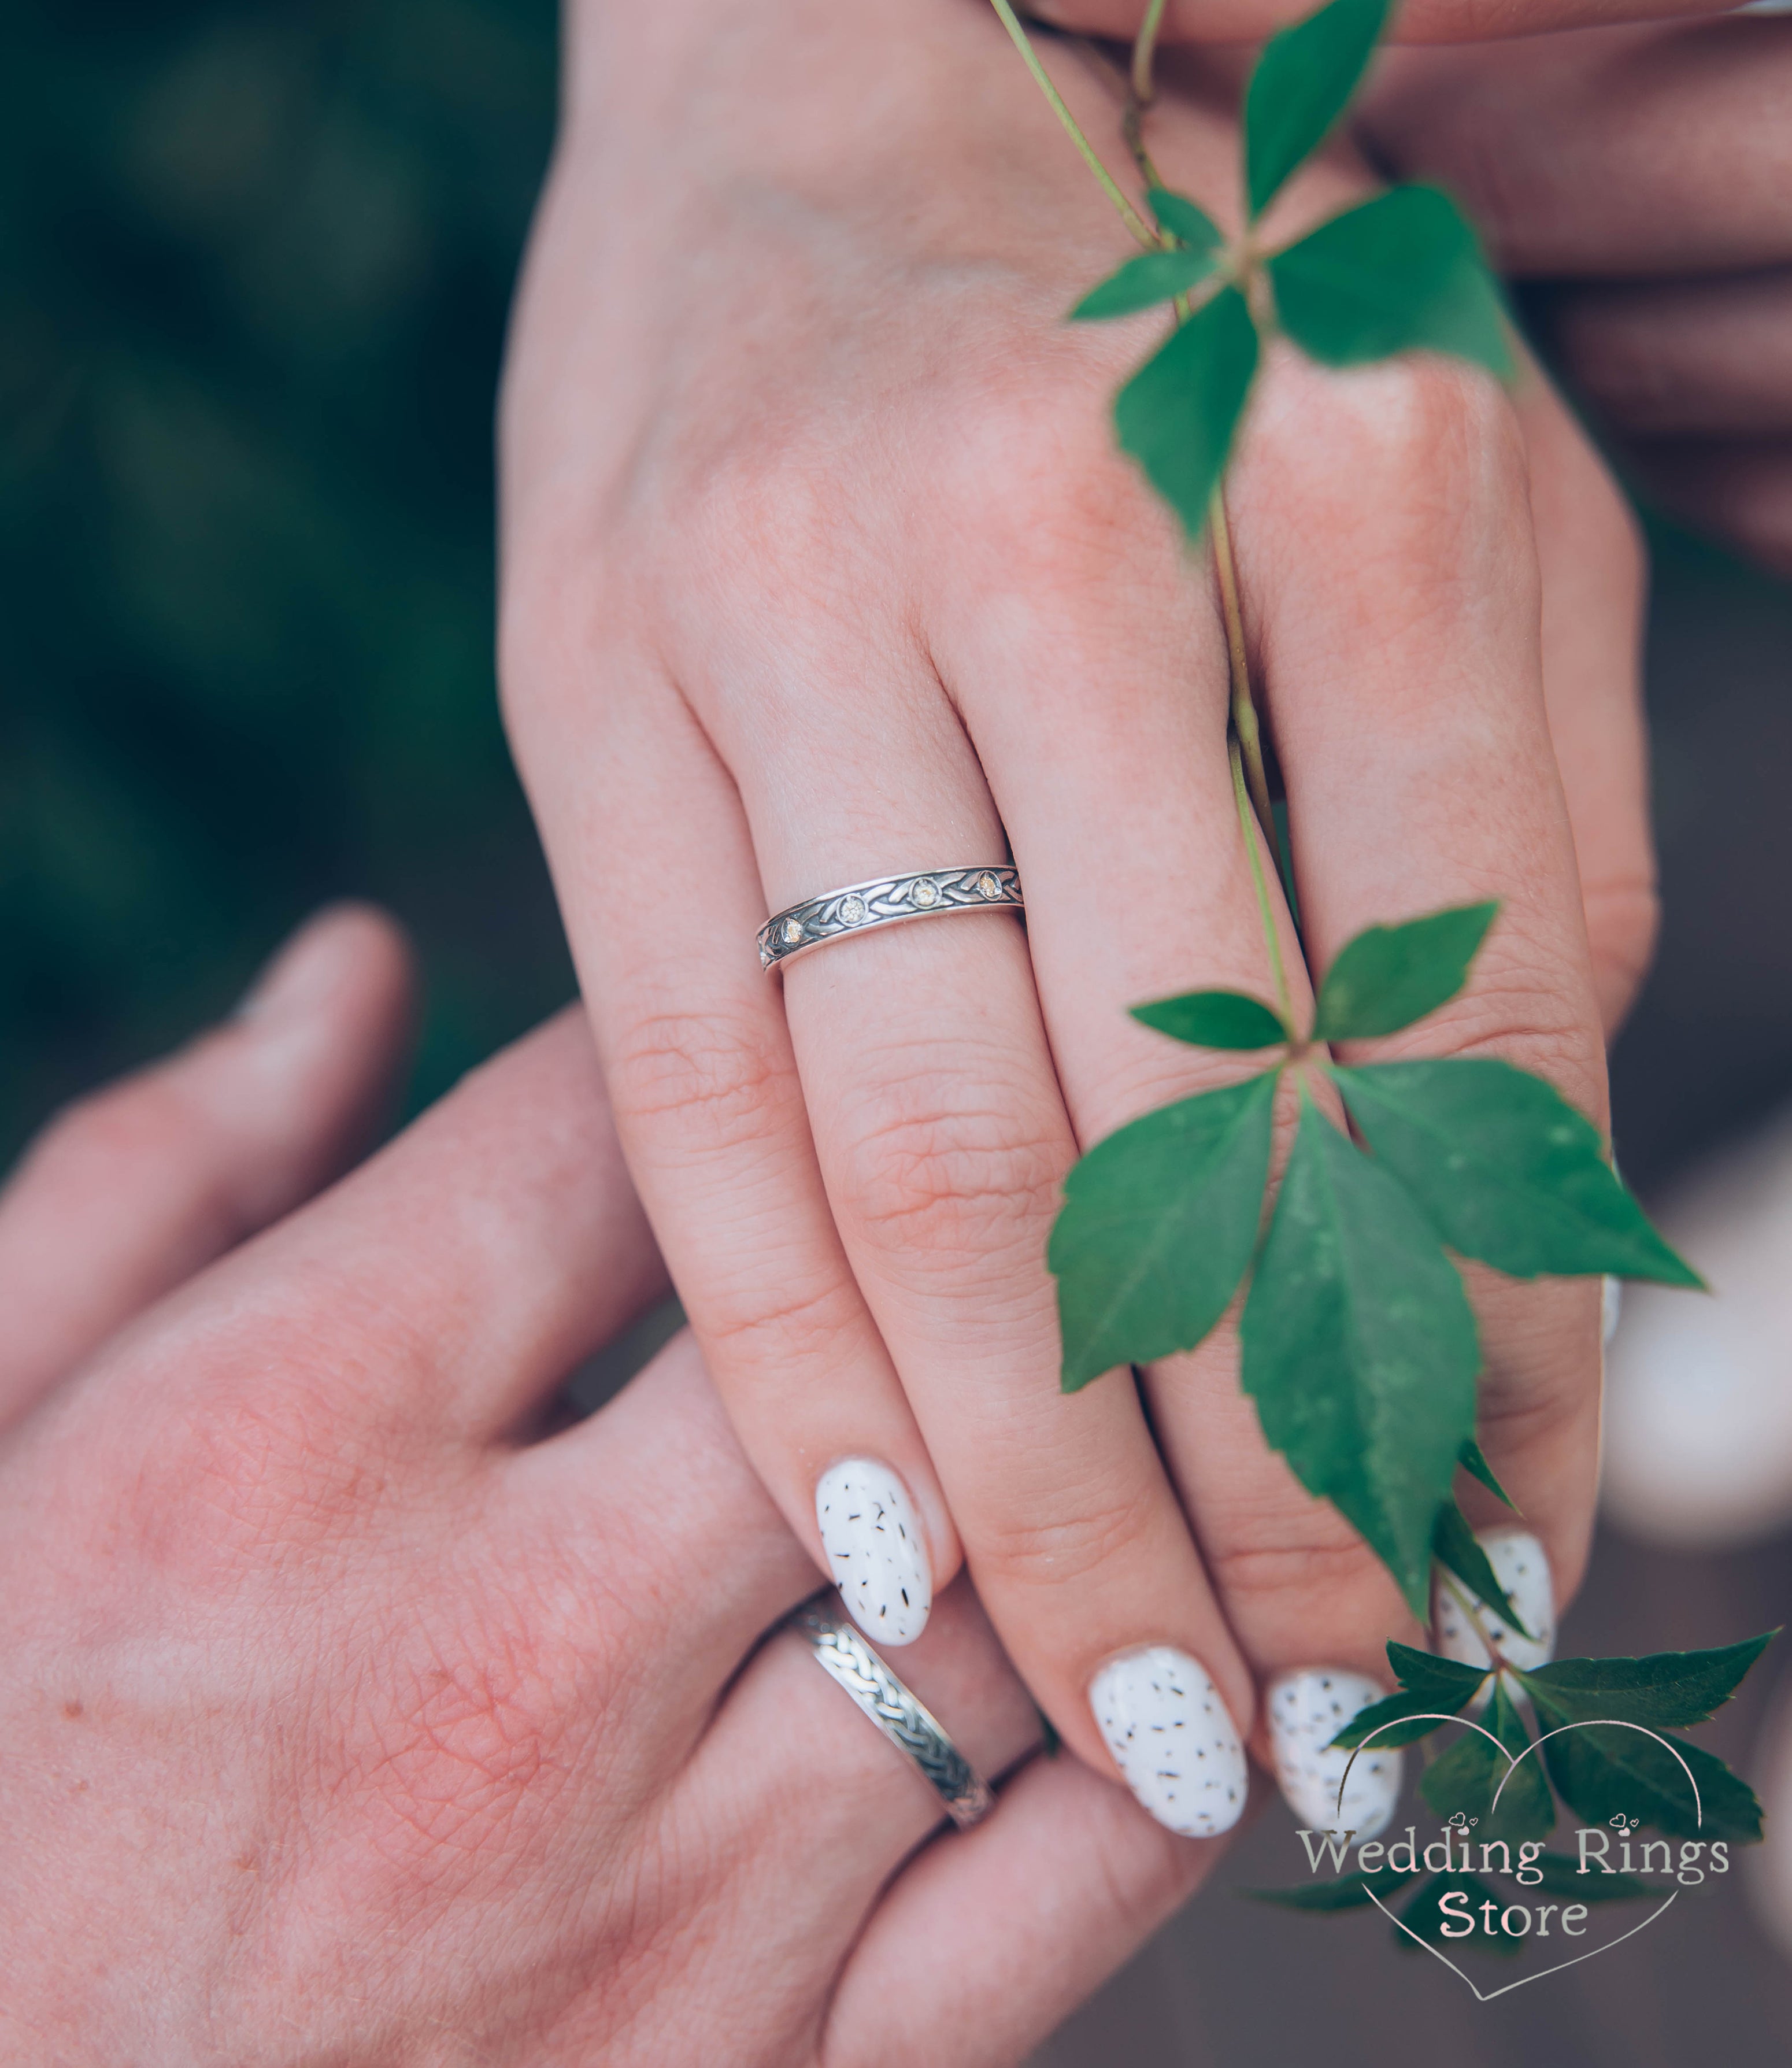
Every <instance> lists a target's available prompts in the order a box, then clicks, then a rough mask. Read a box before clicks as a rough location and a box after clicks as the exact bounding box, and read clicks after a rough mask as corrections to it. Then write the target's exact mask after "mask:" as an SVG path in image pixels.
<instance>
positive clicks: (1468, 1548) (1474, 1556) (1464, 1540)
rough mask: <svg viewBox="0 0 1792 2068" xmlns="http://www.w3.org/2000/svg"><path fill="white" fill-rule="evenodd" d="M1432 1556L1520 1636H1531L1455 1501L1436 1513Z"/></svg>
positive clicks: (1447, 1502)
mask: <svg viewBox="0 0 1792 2068" xmlns="http://www.w3.org/2000/svg"><path fill="white" fill-rule="evenodd" d="M1432 1557H1434V1558H1435V1559H1436V1561H1437V1562H1438V1564H1439V1565H1441V1566H1443V1567H1444V1570H1445V1571H1446V1572H1450V1573H1455V1575H1456V1577H1457V1578H1458V1579H1459V1580H1460V1581H1461V1582H1462V1583H1463V1585H1464V1586H1466V1587H1467V1588H1468V1590H1469V1592H1470V1593H1471V1594H1473V1595H1475V1596H1476V1598H1477V1599H1478V1600H1480V1601H1484V1602H1488V1603H1489V1604H1490V1605H1491V1606H1493V1607H1494V1608H1497V1610H1499V1612H1500V1614H1501V1615H1502V1616H1504V1617H1505V1619H1506V1621H1507V1622H1509V1623H1510V1624H1511V1625H1512V1626H1513V1629H1514V1630H1517V1633H1518V1634H1519V1635H1520V1636H1521V1637H1529V1635H1530V1632H1529V1630H1526V1629H1525V1626H1524V1624H1523V1622H1521V1620H1520V1619H1519V1616H1518V1612H1517V1610H1516V1609H1514V1608H1513V1605H1512V1597H1511V1595H1510V1594H1508V1593H1507V1592H1506V1590H1505V1588H1504V1587H1502V1586H1501V1585H1500V1577H1499V1575H1498V1573H1496V1572H1495V1571H1494V1569H1493V1564H1492V1562H1491V1561H1490V1560H1489V1557H1488V1555H1487V1553H1485V1551H1484V1550H1482V1549H1481V1547H1480V1542H1479V1541H1478V1540H1477V1538H1476V1535H1475V1533H1474V1531H1473V1530H1472V1529H1470V1528H1469V1527H1468V1516H1465V1515H1464V1513H1463V1512H1462V1510H1461V1508H1460V1506H1459V1505H1458V1504H1457V1503H1456V1501H1455V1500H1448V1501H1446V1502H1445V1503H1444V1505H1443V1507H1441V1508H1440V1509H1439V1510H1438V1511H1437V1523H1436V1528H1435V1529H1433V1530H1432Z"/></svg>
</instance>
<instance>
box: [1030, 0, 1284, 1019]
mask: <svg viewBox="0 0 1792 2068" xmlns="http://www.w3.org/2000/svg"><path fill="white" fill-rule="evenodd" d="M991 4H992V6H994V8H995V10H996V14H998V15H999V16H1000V18H1001V22H1002V26H1004V28H1005V29H1006V30H1007V31H1008V35H1009V37H1010V39H1012V42H1013V43H1014V46H1015V48H1016V50H1018V51H1020V55H1021V56H1022V57H1023V58H1024V59H1025V61H1026V65H1027V69H1028V71H1030V72H1031V73H1032V76H1033V79H1034V80H1035V82H1036V83H1037V85H1038V87H1039V90H1040V92H1041V93H1043V94H1044V95H1045V98H1046V100H1047V102H1048V103H1049V105H1050V107H1051V108H1052V112H1053V113H1054V114H1055V115H1056V116H1057V119H1058V120H1059V122H1060V123H1061V124H1062V126H1063V128H1064V132H1065V135H1066V136H1069V139H1070V140H1071V142H1072V143H1073V144H1074V145H1075V146H1076V147H1077V152H1078V153H1079V154H1080V155H1081V158H1082V160H1083V162H1084V163H1085V165H1087V166H1088V167H1089V170H1090V171H1091V172H1092V173H1094V175H1095V177H1096V178H1097V179H1098V181H1100V182H1101V185H1102V191H1103V192H1104V193H1106V195H1107V197H1108V198H1109V199H1110V201H1111V202H1113V203H1114V207H1115V208H1116V210H1118V212H1119V214H1120V218H1121V220H1122V222H1124V223H1125V224H1126V227H1127V228H1128V229H1129V230H1130V231H1131V232H1132V234H1133V235H1134V237H1135V238H1137V239H1138V242H1139V243H1140V244H1142V245H1143V246H1146V248H1147V249H1150V250H1157V249H1159V248H1161V246H1162V245H1163V242H1164V239H1163V238H1162V236H1161V235H1160V234H1159V232H1157V231H1156V230H1153V229H1151V227H1150V226H1149V225H1147V224H1146V222H1145V219H1144V218H1143V217H1142V216H1141V215H1140V214H1139V213H1138V210H1137V209H1135V208H1134V206H1133V205H1132V203H1131V202H1130V201H1128V200H1127V198H1126V195H1125V194H1124V193H1122V191H1121V189H1120V186H1119V184H1118V181H1116V180H1115V179H1114V175H1113V174H1112V173H1110V171H1109V170H1108V169H1107V167H1106V165H1104V164H1103V163H1102V158H1101V156H1100V154H1099V153H1098V152H1097V150H1096V149H1095V147H1094V145H1092V144H1091V143H1090V142H1089V138H1088V137H1087V136H1086V135H1085V133H1084V132H1083V128H1082V125H1081V124H1080V123H1079V122H1078V121H1077V118H1076V116H1074V115H1073V114H1072V113H1071V112H1070V110H1069V108H1068V107H1067V106H1066V105H1065V100H1064V96H1062V95H1061V93H1060V92H1058V90H1057V88H1056V87H1055V86H1054V85H1053V83H1052V80H1051V76H1050V75H1049V73H1048V72H1047V71H1046V70H1045V66H1044V65H1043V64H1042V63H1041V61H1040V58H1039V54H1038V52H1037V51H1036V50H1035V49H1034V48H1033V47H1032V39H1031V37H1029V36H1028V34H1027V31H1026V30H1025V28H1024V26H1023V25H1022V23H1021V21H1020V17H1019V16H1018V15H1017V14H1016V13H1015V11H1014V9H1013V7H1012V5H1011V4H1010V0H991ZM1164 5H1165V0H1151V5H1150V6H1148V7H1147V8H1146V14H1145V20H1144V22H1143V24H1142V26H1141V27H1140V29H1139V32H1138V39H1137V40H1136V42H1135V43H1134V45H1133V58H1132V67H1131V71H1130V75H1129V78H1128V87H1129V91H1128V93H1127V99H1126V113H1125V116H1124V119H1123V123H1122V127H1123V128H1124V131H1125V134H1126V145H1127V148H1128V149H1129V150H1130V153H1131V154H1132V157H1133V161H1134V164H1135V165H1137V167H1138V173H1139V177H1141V178H1142V180H1143V181H1145V182H1146V185H1147V186H1148V187H1155V186H1158V185H1161V184H1162V181H1160V179H1159V175H1158V171H1157V168H1156V166H1155V165H1154V164H1153V163H1152V161H1151V153H1150V152H1149V151H1148V150H1147V149H1146V145H1145V138H1144V132H1143V128H1142V118H1143V115H1144V111H1145V109H1146V108H1147V107H1149V106H1150V104H1151V99H1152V96H1153V94H1154V92H1155V88H1154V85H1153V81H1152V75H1151V67H1152V59H1153V57H1154V55H1155V49H1156V44H1157V37H1158V31H1159V28H1160V27H1161V26H1162V24H1163V12H1164ZM1188 312H1189V308H1188V300H1187V296H1186V295H1178V296H1177V297H1176V301H1175V320H1176V321H1177V322H1178V323H1179V324H1180V323H1183V322H1184V321H1185V320H1187V315H1188ZM1208 536H1209V539H1210V540H1211V542H1212V552H1213V570H1214V579H1215V581H1216V584H1217V585H1218V588H1219V591H1220V614H1221V617H1222V618H1223V620H1224V625H1225V631H1226V657H1227V666H1228V670H1229V673H1230V676H1231V683H1232V730H1233V732H1234V733H1235V734H1236V738H1237V741H1238V744H1239V746H1240V749H1241V750H1242V752H1243V755H1244V775H1245V780H1246V782H1247V784H1248V788H1249V791H1250V798H1251V803H1252V805H1253V807H1254V808H1255V809H1256V816H1257V818H1258V820H1259V822H1260V823H1261V825H1262V828H1263V834H1264V839H1265V842H1266V843H1267V845H1268V846H1269V853H1270V857H1271V860H1272V861H1273V865H1274V866H1275V869H1276V873H1277V875H1278V876H1279V877H1281V881H1282V888H1283V889H1284V891H1285V894H1286V895H1287V897H1288V899H1289V906H1290V907H1291V908H1292V907H1293V903H1294V887H1293V873H1292V866H1291V861H1290V858H1289V857H1287V856H1286V855H1285V852H1284V849H1283V845H1282V841H1281V834H1280V832H1279V830H1278V828H1277V824H1276V816H1275V812H1274V810H1273V807H1272V806H1271V804H1270V800H1269V775H1268V772H1267V771H1266V769H1265V766H1264V759H1263V729H1262V726H1261V722H1260V720H1259V719H1258V716H1257V708H1256V698H1254V696H1253V695H1252V690H1251V670H1250V660H1249V656H1248V653H1247V650H1246V648H1245V644H1244V613H1243V612H1242V609H1240V603H1239V596H1238V575H1237V569H1236V564H1235V563H1234V560H1233V558H1232V531H1231V527H1230V526H1229V525H1228V523H1227V519H1226V504H1225V498H1224V492H1223V491H1221V490H1220V489H1216V490H1215V491H1214V493H1213V498H1212V502H1211V503H1210V504H1209V505H1208ZM1252 866H1253V868H1254V867H1255V866H1256V851H1255V849H1254V848H1253V849H1252ZM1264 926H1265V939H1266V940H1267V942H1268V943H1269V951H1270V954H1271V955H1272V956H1273V958H1274V959H1275V961H1276V964H1277V970H1278V972H1279V971H1280V969H1281V943H1280V941H1279V938H1278V937H1277V932H1276V929H1275V926H1274V923H1273V915H1271V914H1269V911H1268V908H1267V907H1265V919H1264ZM1280 990H1281V995H1282V997H1283V1001H1284V1008H1286V991H1287V987H1286V984H1285V983H1281V986H1280Z"/></svg>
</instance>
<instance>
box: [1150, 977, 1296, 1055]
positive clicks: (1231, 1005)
mask: <svg viewBox="0 0 1792 2068" xmlns="http://www.w3.org/2000/svg"><path fill="white" fill-rule="evenodd" d="M1132 1016H1133V1017H1134V1020H1138V1021H1139V1022H1140V1024H1142V1025H1143V1026H1146V1027H1151V1028H1155V1029H1156V1030H1157V1032H1159V1034H1168V1035H1171V1036H1174V1038H1175V1040H1179V1041H1188V1042H1192V1043H1193V1044H1195V1046H1196V1047H1197V1048H1269V1047H1270V1046H1271V1044H1274V1043H1279V1042H1283V1041H1287V1040H1291V1039H1292V1038H1293V1037H1292V1036H1290V1034H1289V1030H1288V1029H1287V1028H1285V1026H1283V1024H1282V1023H1281V1017H1280V1016H1279V1015H1278V1014H1277V1013H1276V1012H1273V1010H1272V1009H1271V1008H1269V1006H1267V1005H1265V1003H1263V1001H1262V1000H1261V999H1256V998H1252V997H1249V996H1248V995H1247V994H1246V993H1244V991H1184V992H1183V994H1182V995H1181V996H1180V997H1179V998H1160V999H1155V1000H1154V1001H1153V1003H1151V1004H1150V1005H1135V1006H1134V1008H1133V1009H1132Z"/></svg>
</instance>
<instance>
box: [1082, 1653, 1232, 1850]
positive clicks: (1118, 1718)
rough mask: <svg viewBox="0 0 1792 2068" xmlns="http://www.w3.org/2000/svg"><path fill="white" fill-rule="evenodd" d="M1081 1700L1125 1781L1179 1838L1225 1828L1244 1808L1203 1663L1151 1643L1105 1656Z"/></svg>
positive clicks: (1227, 1733) (1227, 1728) (1219, 1705)
mask: <svg viewBox="0 0 1792 2068" xmlns="http://www.w3.org/2000/svg"><path fill="white" fill-rule="evenodd" d="M1089 1708H1091V1709H1093V1710H1094V1712H1095V1721H1096V1723H1097V1724H1098V1725H1099V1727H1100V1728H1101V1732H1102V1736H1103V1737H1104V1738H1106V1740H1107V1748H1108V1750H1109V1751H1110V1753H1113V1755H1114V1765H1116V1766H1118V1768H1119V1769H1120V1771H1121V1773H1123V1774H1124V1775H1125V1776H1126V1785H1127V1786H1128V1787H1129V1788H1130V1789H1131V1790H1132V1792H1133V1793H1134V1795H1136V1796H1137V1797H1138V1800H1139V1801H1141V1802H1142V1804H1143V1805H1144V1806H1145V1807H1146V1809H1149V1810H1150V1811H1151V1814H1152V1815H1153V1816H1154V1817H1155V1818H1156V1819H1157V1820H1158V1822H1159V1823H1160V1824H1163V1825H1166V1826H1168V1828H1169V1829H1170V1830H1172V1831H1178V1832H1180V1833H1181V1834H1182V1835H1183V1837H1184V1838H1217V1837H1218V1836H1219V1834H1220V1832H1222V1831H1229V1830H1231V1829H1232V1826H1233V1825H1234V1824H1236V1822H1238V1820H1239V1818H1240V1816H1242V1815H1243V1814H1244V1797H1245V1793H1246V1790H1247V1788H1248V1782H1247V1781H1246V1778H1245V1772H1244V1746H1243V1745H1242V1744H1240V1743H1239V1739H1238V1732H1237V1730H1236V1727H1235V1726H1234V1724H1233V1723H1232V1718H1231V1716H1229V1715H1228V1713H1227V1710H1226V1705H1225V1704H1224V1702H1223V1701H1221V1700H1220V1692H1219V1690H1218V1689H1217V1688H1216V1687H1215V1686H1214V1684H1213V1683H1212V1680H1210V1679H1208V1675H1207V1671H1206V1669H1205V1668H1204V1667H1202V1666H1201V1665H1200V1664H1199V1663H1198V1662H1197V1661H1196V1660H1195V1659H1191V1658H1190V1657H1189V1655H1188V1654H1187V1652H1186V1651H1177V1650H1175V1647H1173V1646H1171V1645H1167V1644H1153V1645H1148V1646H1146V1647H1145V1648H1144V1649H1143V1650H1142V1651H1126V1652H1122V1654H1121V1655H1120V1656H1119V1657H1118V1659H1110V1660H1109V1661H1108V1663H1106V1666H1104V1667H1102V1670H1101V1671H1100V1672H1099V1673H1098V1674H1097V1675H1095V1678H1094V1679H1093V1680H1092V1681H1091V1682H1090V1683H1089Z"/></svg>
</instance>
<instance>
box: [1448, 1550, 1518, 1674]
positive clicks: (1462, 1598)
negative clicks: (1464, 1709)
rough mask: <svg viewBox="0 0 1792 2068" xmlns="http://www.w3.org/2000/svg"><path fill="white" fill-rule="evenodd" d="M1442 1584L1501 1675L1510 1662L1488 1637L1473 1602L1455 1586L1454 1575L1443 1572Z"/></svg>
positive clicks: (1485, 1626) (1485, 1627) (1484, 1625)
mask: <svg viewBox="0 0 1792 2068" xmlns="http://www.w3.org/2000/svg"><path fill="white" fill-rule="evenodd" d="M1439 1570H1440V1572H1443V1571H1444V1569H1443V1568H1442V1567H1441V1566H1440V1567H1439ZM1444 1586H1447V1587H1448V1589H1449V1590H1450V1592H1451V1593H1452V1594H1454V1595H1455V1596H1456V1606H1458V1607H1459V1608H1460V1610H1462V1613H1463V1614H1464V1615H1465V1616H1467V1617H1468V1620H1469V1621H1470V1622H1472V1624H1473V1625H1474V1626H1475V1634H1476V1637H1478V1638H1479V1639H1480V1641H1481V1643H1482V1644H1483V1645H1485V1647H1486V1649H1487V1655H1488V1657H1489V1659H1492V1660H1493V1665H1494V1668H1495V1670H1496V1671H1498V1672H1501V1673H1503V1672H1504V1671H1505V1670H1506V1668H1507V1667H1508V1666H1509V1664H1510V1663H1511V1662H1510V1660H1509V1659H1507V1657H1506V1655H1505V1653H1504V1652H1503V1651H1501V1649H1500V1647H1498V1645H1497V1644H1496V1643H1494V1642H1493V1639H1492V1638H1491V1637H1489V1635H1488V1634H1487V1625H1486V1624H1485V1623H1484V1622H1482V1621H1481V1619H1480V1613H1479V1612H1478V1610H1476V1606H1475V1604H1474V1602H1473V1600H1472V1598H1471V1597H1470V1596H1468V1594H1464V1592H1463V1591H1462V1589H1461V1588H1460V1586H1457V1584H1456V1575H1455V1573H1449V1572H1444Z"/></svg>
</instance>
